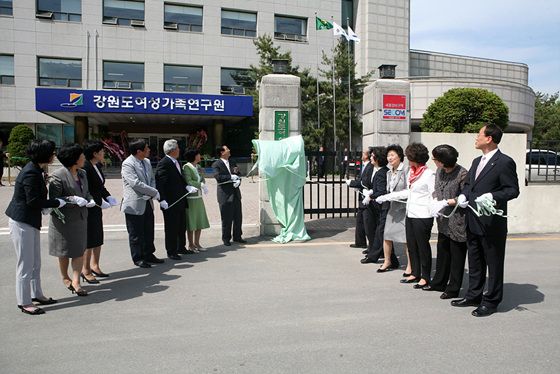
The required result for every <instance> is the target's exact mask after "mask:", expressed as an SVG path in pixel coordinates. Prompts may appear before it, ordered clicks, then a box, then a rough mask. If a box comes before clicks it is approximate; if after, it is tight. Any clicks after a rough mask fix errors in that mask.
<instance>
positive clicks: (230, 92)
mask: <svg viewBox="0 0 560 374" xmlns="http://www.w3.org/2000/svg"><path fill="white" fill-rule="evenodd" d="M220 92H221V93H222V94H224V95H233V87H222V88H221V90H220Z"/></svg>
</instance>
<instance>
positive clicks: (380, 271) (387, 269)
mask: <svg viewBox="0 0 560 374" xmlns="http://www.w3.org/2000/svg"><path fill="white" fill-rule="evenodd" d="M391 270H393V268H392V267H390V266H389V267H387V268H385V269H382V268H379V269H377V272H378V273H385V272H387V271H391Z"/></svg>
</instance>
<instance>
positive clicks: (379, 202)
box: [375, 194, 391, 204]
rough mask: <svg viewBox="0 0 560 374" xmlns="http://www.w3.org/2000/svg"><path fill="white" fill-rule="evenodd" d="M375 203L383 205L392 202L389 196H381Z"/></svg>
mask: <svg viewBox="0 0 560 374" xmlns="http://www.w3.org/2000/svg"><path fill="white" fill-rule="evenodd" d="M375 201H376V202H377V203H378V204H383V203H384V202H385V201H391V198H390V197H389V194H386V195H381V196H379V197H378V198H377V199H375Z"/></svg>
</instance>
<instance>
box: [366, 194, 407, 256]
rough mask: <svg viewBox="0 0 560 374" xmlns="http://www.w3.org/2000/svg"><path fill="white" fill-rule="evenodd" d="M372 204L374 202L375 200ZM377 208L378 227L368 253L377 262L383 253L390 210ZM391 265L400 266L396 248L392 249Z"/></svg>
mask: <svg viewBox="0 0 560 374" xmlns="http://www.w3.org/2000/svg"><path fill="white" fill-rule="evenodd" d="M370 204H373V202H371V203H370ZM376 209H377V210H378V214H377V217H378V218H377V227H376V228H375V236H374V239H373V242H370V243H369V245H368V254H367V256H366V257H367V258H368V259H370V260H373V261H374V262H377V260H379V257H381V255H382V254H383V233H384V232H385V221H386V220H387V213H388V212H389V210H381V209H379V208H376ZM391 265H393V266H399V259H398V258H397V256H396V255H395V249H394V248H392V249H391Z"/></svg>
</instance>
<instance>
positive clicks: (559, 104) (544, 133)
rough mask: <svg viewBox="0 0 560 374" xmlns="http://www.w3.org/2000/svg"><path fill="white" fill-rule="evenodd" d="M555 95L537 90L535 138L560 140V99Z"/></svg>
mask: <svg viewBox="0 0 560 374" xmlns="http://www.w3.org/2000/svg"><path fill="white" fill-rule="evenodd" d="M558 94H559V93H558V92H556V93H555V94H553V95H549V94H543V93H541V92H537V94H536V97H535V126H534V127H533V139H535V140H560V100H558Z"/></svg>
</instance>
